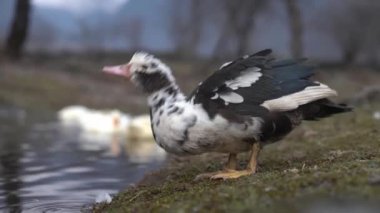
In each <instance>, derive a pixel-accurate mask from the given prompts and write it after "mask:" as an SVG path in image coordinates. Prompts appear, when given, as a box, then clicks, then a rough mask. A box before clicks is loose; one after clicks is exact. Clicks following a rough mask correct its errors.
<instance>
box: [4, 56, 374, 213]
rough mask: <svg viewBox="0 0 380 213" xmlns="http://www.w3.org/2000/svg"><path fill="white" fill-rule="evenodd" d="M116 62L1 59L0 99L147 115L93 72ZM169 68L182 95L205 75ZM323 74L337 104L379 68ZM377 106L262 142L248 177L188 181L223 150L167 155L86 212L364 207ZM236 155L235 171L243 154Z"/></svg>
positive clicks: (118, 85) (140, 99)
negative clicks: (165, 161)
mask: <svg viewBox="0 0 380 213" xmlns="http://www.w3.org/2000/svg"><path fill="white" fill-rule="evenodd" d="M121 62H123V61H122V58H116V59H111V58H108V59H104V58H97V59H96V60H95V59H91V58H88V59H85V58H77V57H68V58H65V59H63V58H58V59H57V58H49V60H45V59H41V60H39V61H36V60H35V59H33V60H32V59H27V60H24V61H23V62H21V63H19V64H11V63H9V62H5V63H3V64H0V71H1V73H0V104H6V105H11V106H15V107H20V108H24V109H27V110H38V111H42V110H43V111H51V112H55V111H57V110H59V109H60V108H62V107H65V106H67V105H74V104H82V105H85V106H88V107H91V108H118V109H121V110H124V111H126V112H129V113H143V112H144V113H146V112H147V109H146V101H145V98H144V96H143V95H141V93H139V92H137V91H136V90H135V89H133V87H132V86H131V85H130V84H127V83H126V82H125V81H124V80H120V79H118V78H112V77H109V76H105V75H103V74H101V73H100V72H99V69H100V67H102V66H103V65H105V64H119V63H121ZM169 65H171V66H173V70H176V72H175V73H174V74H175V76H176V77H177V79H178V82H179V85H181V87H182V88H184V91H185V92H186V93H188V92H189V91H191V89H192V88H193V87H194V85H197V82H198V81H199V80H201V79H203V78H204V76H206V74H205V73H202V72H201V71H197V72H195V73H194V72H190V70H193V69H194V68H193V67H191V66H189V64H183V63H179V62H175V61H174V62H173V61H172V62H171V63H169ZM329 71H331V70H326V72H319V74H318V76H317V78H318V79H319V80H321V81H322V82H326V83H327V84H328V85H331V86H332V87H333V88H336V89H337V90H338V91H339V92H340V98H341V100H344V99H348V98H350V97H352V95H354V94H356V93H357V92H358V91H359V90H360V89H362V88H364V87H365V86H367V85H377V84H378V83H379V82H380V81H379V80H380V78H378V74H376V73H374V72H368V71H365V70H360V75H358V71H357V70H345V72H343V71H341V70H340V71H339V70H335V71H334V72H332V73H331V72H329ZM142 106H144V107H142ZM376 109H377V110H378V109H379V106H377V108H376V107H372V108H370V107H369V108H368V107H366V108H364V107H363V108H361V109H356V110H355V112H352V113H347V114H343V115H338V116H334V117H332V118H327V119H323V120H321V121H318V122H305V123H304V124H303V125H302V126H300V127H299V128H298V129H296V130H295V131H294V132H293V133H292V134H291V135H289V136H288V137H287V138H286V139H284V140H283V141H281V142H279V143H276V144H273V145H269V146H267V147H265V149H264V151H263V152H262V154H261V156H260V166H259V172H258V173H257V174H255V175H254V176H250V177H243V178H240V179H238V180H228V181H210V180H204V181H198V182H196V181H193V179H194V177H195V176H196V175H197V174H199V173H202V172H209V171H215V170H219V169H221V168H222V166H223V162H224V161H225V160H226V156H225V155H221V154H206V155H201V156H194V157H185V158H178V157H171V160H170V161H169V162H168V165H167V166H165V167H164V168H163V169H161V170H160V171H157V172H155V173H153V174H150V175H147V176H146V177H145V178H144V180H142V181H141V182H140V183H139V184H138V185H137V186H136V187H133V188H128V189H126V190H125V191H124V192H121V193H119V194H118V195H117V196H116V197H115V198H114V199H113V201H112V203H111V204H98V205H95V206H94V207H93V209H92V210H93V211H94V212H147V211H153V212H189V211H195V212H229V211H231V212H252V211H256V212H305V211H308V210H310V208H314V209H315V208H317V209H318V208H321V206H322V207H323V206H328V205H335V204H336V203H339V201H340V200H343V201H345V202H347V203H351V204H352V203H357V202H359V204H361V203H364V204H365V206H370V205H373V203H371V201H373V202H375V203H376V202H377V203H378V201H379V200H380V133H379V131H380V121H378V120H374V119H373V118H372V112H373V111H374V110H376ZM240 158H241V160H242V163H241V165H240V167H242V168H243V167H244V166H245V164H246V159H247V156H246V154H242V155H241V156H240ZM321 203H322V204H321ZM326 203H327V204H326ZM331 203H332V204H331ZM315 206H317V207H315ZM376 207H378V208H379V206H376ZM317 212H320V211H317ZM374 212H376V211H374Z"/></svg>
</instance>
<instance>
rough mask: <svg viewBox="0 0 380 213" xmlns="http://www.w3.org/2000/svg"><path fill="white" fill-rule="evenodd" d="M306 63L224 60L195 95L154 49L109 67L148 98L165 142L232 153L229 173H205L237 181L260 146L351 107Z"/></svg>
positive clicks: (181, 150)
mask: <svg viewBox="0 0 380 213" xmlns="http://www.w3.org/2000/svg"><path fill="white" fill-rule="evenodd" d="M304 61H305V60H275V59H274V58H273V57H272V56H271V50H268V49H267V50H263V51H260V52H257V53H255V54H252V55H249V56H244V57H241V58H238V59H236V60H234V61H231V62H228V63H225V64H223V65H222V66H221V67H220V68H219V69H218V70H217V71H216V72H214V73H213V74H212V75H211V76H209V77H208V78H207V79H206V80H205V81H203V82H201V83H200V84H199V85H198V87H197V88H196V89H195V90H194V92H193V93H192V94H191V95H189V96H187V97H186V96H185V95H184V94H183V93H182V92H181V91H180V89H179V88H178V86H177V84H176V81H175V78H174V77H173V75H172V71H171V70H170V68H169V67H168V66H167V65H165V64H164V63H163V62H161V61H160V60H159V59H157V58H155V57H154V56H152V55H149V54H146V53H142V52H139V53H135V54H134V55H133V57H132V59H131V60H130V61H129V63H127V64H124V65H118V66H107V67H104V69H103V71H104V72H107V73H111V74H116V75H121V76H124V77H126V78H128V79H130V80H131V81H132V82H133V83H134V84H135V85H136V86H137V87H139V88H141V89H142V90H143V91H144V92H145V93H146V94H147V95H148V105H149V107H150V115H151V124H152V130H153V133H154V138H155V140H156V142H157V144H158V145H159V146H161V147H162V148H163V149H165V150H166V151H167V152H170V153H174V154H178V155H185V154H201V153H205V152H222V153H229V158H228V162H227V164H226V166H225V169H224V170H222V171H218V172H213V173H205V174H200V175H198V176H197V178H211V179H230V178H238V177H241V176H245V175H251V174H254V173H255V172H256V169H257V158H258V155H259V152H260V149H261V148H262V147H263V146H264V145H266V144H270V143H272V142H275V141H279V140H280V139H281V138H283V137H284V136H286V135H287V134H288V133H289V132H291V131H292V130H293V129H294V128H295V127H296V126H298V125H300V124H301V122H302V121H303V120H318V119H320V118H324V117H328V116H330V115H333V114H336V113H342V112H347V111H350V110H351V108H349V107H347V106H346V105H343V104H336V103H334V102H332V101H331V100H329V99H328V98H329V97H331V96H336V95H337V93H336V91H334V90H333V89H331V88H330V87H328V86H327V85H325V84H323V83H320V82H317V81H314V80H311V77H312V76H313V74H314V69H313V67H312V66H308V65H305V64H304ZM247 151H250V152H251V154H250V158H249V162H248V164H247V168H246V169H244V170H237V169H236V166H237V160H236V157H237V154H239V153H241V152H247Z"/></svg>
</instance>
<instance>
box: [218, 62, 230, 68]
mask: <svg viewBox="0 0 380 213" xmlns="http://www.w3.org/2000/svg"><path fill="white" fill-rule="evenodd" d="M231 63H232V61H228V62H226V63H224V64H222V66H220V67H219V70H220V69H223V68H224V67H226V66H228V65H230V64H231Z"/></svg>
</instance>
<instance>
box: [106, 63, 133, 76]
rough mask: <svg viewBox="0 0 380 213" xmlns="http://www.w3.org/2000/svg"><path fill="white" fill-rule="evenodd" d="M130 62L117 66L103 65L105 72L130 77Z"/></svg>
mask: <svg viewBox="0 0 380 213" xmlns="http://www.w3.org/2000/svg"><path fill="white" fill-rule="evenodd" d="M130 67H131V65H130V64H127V65H117V66H105V67H103V72H106V73H109V74H113V75H121V76H125V77H127V78H129V77H130V76H131V73H130Z"/></svg>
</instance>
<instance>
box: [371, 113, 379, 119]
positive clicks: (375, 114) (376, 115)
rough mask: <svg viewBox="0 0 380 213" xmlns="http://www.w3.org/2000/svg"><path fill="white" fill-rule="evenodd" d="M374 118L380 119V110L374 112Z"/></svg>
mask: <svg viewBox="0 0 380 213" xmlns="http://www.w3.org/2000/svg"><path fill="white" fill-rule="evenodd" d="M372 116H373V119H375V120H380V111H376V112H373V115H372Z"/></svg>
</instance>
